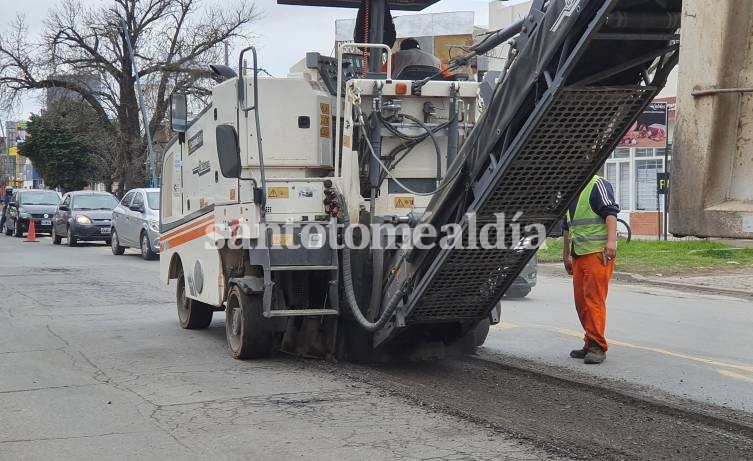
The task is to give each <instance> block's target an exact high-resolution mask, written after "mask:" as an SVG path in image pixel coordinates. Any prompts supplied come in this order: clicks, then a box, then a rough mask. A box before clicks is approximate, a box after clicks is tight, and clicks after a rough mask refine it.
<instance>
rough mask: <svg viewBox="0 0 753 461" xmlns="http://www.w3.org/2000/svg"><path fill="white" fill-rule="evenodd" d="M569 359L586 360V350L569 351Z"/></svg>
mask: <svg viewBox="0 0 753 461" xmlns="http://www.w3.org/2000/svg"><path fill="white" fill-rule="evenodd" d="M570 357H572V358H574V359H584V358H586V350H585V349H573V350H572V351H570Z"/></svg>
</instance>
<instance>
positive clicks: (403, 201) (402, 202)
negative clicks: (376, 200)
mask: <svg viewBox="0 0 753 461" xmlns="http://www.w3.org/2000/svg"><path fill="white" fill-rule="evenodd" d="M394 204H395V208H413V197H395V198H394Z"/></svg>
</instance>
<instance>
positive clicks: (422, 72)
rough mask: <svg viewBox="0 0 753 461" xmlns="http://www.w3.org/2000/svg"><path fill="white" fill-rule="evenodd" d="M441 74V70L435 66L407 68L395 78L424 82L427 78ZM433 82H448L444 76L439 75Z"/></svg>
mask: <svg viewBox="0 0 753 461" xmlns="http://www.w3.org/2000/svg"><path fill="white" fill-rule="evenodd" d="M438 72H439V69H438V68H436V67H434V66H421V65H415V66H406V67H404V68H403V70H401V71H400V73H399V74H398V75H397V77H395V80H423V79H425V78H426V77H431V76H432V75H435V74H437V73H438ZM432 80H446V78H445V77H443V76H442V75H438V76H437V77H435V78H433V79H432Z"/></svg>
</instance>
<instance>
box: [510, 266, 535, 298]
mask: <svg viewBox="0 0 753 461" xmlns="http://www.w3.org/2000/svg"><path fill="white" fill-rule="evenodd" d="M538 263H539V260H538V256H537V255H533V258H531V259H530V260H528V264H526V267H525V268H523V270H522V271H521V272H520V275H518V277H517V278H516V279H515V281H514V282H512V285H511V286H510V288H508V289H507V291H506V292H505V296H506V297H508V298H525V297H526V296H528V294H529V293H530V292H531V288H533V287H535V286H536V276H537V274H538Z"/></svg>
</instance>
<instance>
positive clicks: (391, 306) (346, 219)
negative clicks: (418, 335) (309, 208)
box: [339, 194, 405, 333]
mask: <svg viewBox="0 0 753 461" xmlns="http://www.w3.org/2000/svg"><path fill="white" fill-rule="evenodd" d="M339 195H340V206H341V210H342V216H343V226H344V229H346V230H347V229H348V227H349V226H350V215H349V214H348V203H347V202H346V201H345V197H343V195H342V194H339ZM343 288H344V289H345V300H346V301H347V303H348V305H349V306H350V310H351V312H352V313H353V318H355V319H356V322H358V324H359V325H360V326H361V327H362V328H363V329H364V330H366V331H369V332H372V333H373V332H375V331H377V330H379V329H380V328H382V327H383V326H384V325H386V324H387V321H389V319H390V318H392V315H393V314H394V313H395V310H396V309H397V306H398V304H400V300H401V299H402V298H403V295H404V294H405V293H404V291H403V289H402V288H401V289H400V290H398V291H397V292H395V294H394V295H392V297H391V298H390V300H389V302H388V303H387V307H386V308H385V309H384V312H382V315H380V316H379V319H377V321H376V322H371V321H369V320H368V319H367V318H366V317H365V316H364V315H363V312H361V308H360V307H359V306H358V300H357V299H356V293H355V291H354V290H353V272H352V267H351V265H350V248H348V246H347V245H343ZM372 289H373V290H380V289H381V287H372Z"/></svg>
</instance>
